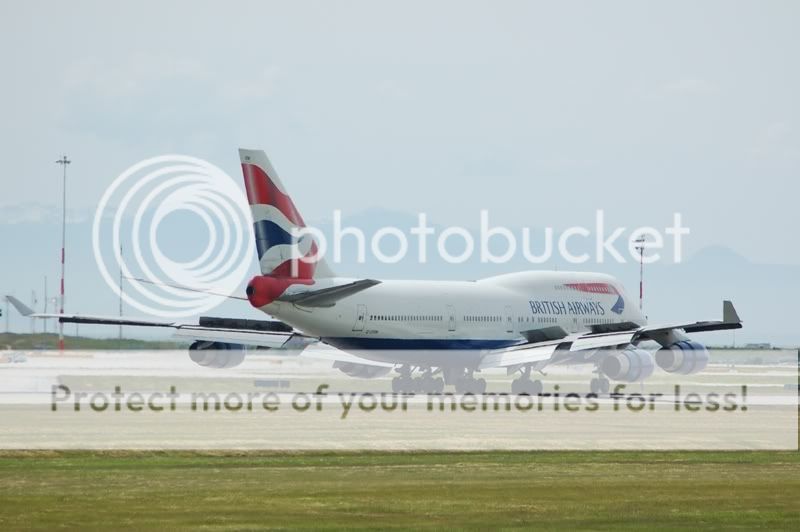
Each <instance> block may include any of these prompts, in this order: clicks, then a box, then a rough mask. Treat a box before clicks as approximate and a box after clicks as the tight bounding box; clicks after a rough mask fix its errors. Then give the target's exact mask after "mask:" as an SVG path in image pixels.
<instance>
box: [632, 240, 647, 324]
mask: <svg viewBox="0 0 800 532" xmlns="http://www.w3.org/2000/svg"><path fill="white" fill-rule="evenodd" d="M645 242H646V241H645V239H644V235H641V236H639V238H637V239H636V240H634V243H635V244H636V250H637V251H638V252H639V310H642V303H643V301H644V247H645Z"/></svg>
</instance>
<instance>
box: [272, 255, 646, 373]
mask: <svg viewBox="0 0 800 532" xmlns="http://www.w3.org/2000/svg"><path fill="white" fill-rule="evenodd" d="M349 281H352V280H347V279H340V278H337V279H322V280H319V281H317V282H315V284H314V285H312V286H311V287H304V286H301V287H298V288H297V291H303V290H307V289H312V290H314V289H320V288H325V287H326V286H329V285H331V286H332V285H338V284H344V283H347V282H349ZM261 310H263V311H264V312H266V313H268V314H270V315H272V316H275V317H276V318H278V319H280V320H282V321H284V322H286V323H288V324H290V325H292V326H293V327H295V328H296V329H298V330H300V331H302V332H304V333H305V334H308V335H311V336H316V337H319V338H320V339H321V340H322V341H323V342H325V343H327V344H330V345H333V346H335V347H339V348H341V349H344V350H348V351H353V350H368V351H375V352H384V353H385V352H386V351H387V350H396V349H401V350H441V349H458V350H482V349H493V348H501V347H506V346H509V345H514V344H518V343H523V342H525V341H527V340H526V336H525V335H524V334H523V333H529V331H535V330H538V329H546V328H553V327H560V328H561V329H563V330H564V331H565V332H566V333H568V334H570V333H578V332H583V331H587V332H588V331H591V330H592V328H593V326H594V327H598V326H599V327H602V326H607V325H611V324H614V323H623V322H631V323H635V324H637V325H645V323H646V320H645V317H644V316H643V315H642V314H641V312H640V311H639V309H638V307H637V306H636V304H634V302H633V301H631V300H629V299H628V298H627V297H626V296H625V294H624V291H623V290H622V286H621V284H620V283H619V282H618V281H617V280H616V279H614V278H613V277H611V276H608V275H605V274H598V273H584V272H553V271H529V272H520V273H512V274H507V275H500V276H496V277H490V278H487V279H481V280H478V281H382V282H381V283H380V284H378V285H376V286H373V287H371V288H368V289H366V290H364V291H362V292H359V293H356V294H354V295H352V296H349V297H346V298H344V299H342V300H340V301H338V302H337V303H336V304H335V305H334V306H331V307H323V308H320V307H314V308H311V307H302V306H296V305H293V304H291V303H282V302H277V301H276V302H273V303H270V304H268V305H265V306H263V307H261ZM366 356H369V355H366ZM370 358H377V359H382V360H389V359H391V358H392V357H391V356H388V358H387V355H385V354H380V355H373V356H370Z"/></svg>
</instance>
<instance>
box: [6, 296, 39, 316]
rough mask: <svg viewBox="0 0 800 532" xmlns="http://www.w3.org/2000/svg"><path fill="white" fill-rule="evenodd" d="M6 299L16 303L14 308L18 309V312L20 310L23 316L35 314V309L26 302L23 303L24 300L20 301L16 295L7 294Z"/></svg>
mask: <svg viewBox="0 0 800 532" xmlns="http://www.w3.org/2000/svg"><path fill="white" fill-rule="evenodd" d="M6 299H8V301H9V303H11V304H12V305H14V308H15V309H17V312H19V313H20V314H22V315H23V316H30V315H31V314H33V309H32V308H30V307H29V306H28V305H26V304H25V303H23V302H22V301H20V300H19V299H17V298H16V297H14V296H6Z"/></svg>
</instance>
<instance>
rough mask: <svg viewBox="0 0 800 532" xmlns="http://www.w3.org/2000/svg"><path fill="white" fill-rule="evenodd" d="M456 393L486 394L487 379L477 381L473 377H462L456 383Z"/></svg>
mask: <svg viewBox="0 0 800 532" xmlns="http://www.w3.org/2000/svg"><path fill="white" fill-rule="evenodd" d="M456 393H474V394H476V395H480V394H483V393H486V379H476V378H475V377H473V376H472V375H466V376H464V377H461V378H460V379H458V380H457V381H456Z"/></svg>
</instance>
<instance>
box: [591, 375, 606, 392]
mask: <svg viewBox="0 0 800 532" xmlns="http://www.w3.org/2000/svg"><path fill="white" fill-rule="evenodd" d="M589 389H590V390H591V392H592V393H593V394H595V395H600V394H601V393H608V391H609V390H610V389H611V383H610V382H609V381H608V379H606V378H605V377H603V376H600V377H595V378H593V379H592V380H591V381H590V382H589Z"/></svg>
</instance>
